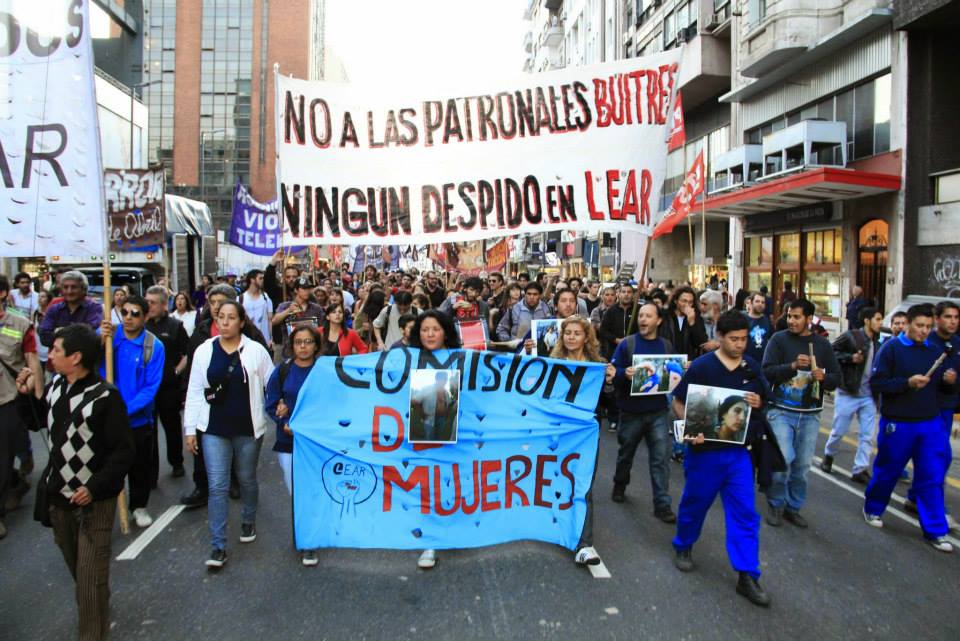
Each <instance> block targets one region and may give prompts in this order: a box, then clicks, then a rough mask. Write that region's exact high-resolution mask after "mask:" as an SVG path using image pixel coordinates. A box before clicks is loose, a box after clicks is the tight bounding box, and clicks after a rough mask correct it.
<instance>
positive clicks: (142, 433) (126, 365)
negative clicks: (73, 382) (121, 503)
mask: <svg viewBox="0 0 960 641" xmlns="http://www.w3.org/2000/svg"><path fill="white" fill-rule="evenodd" d="M148 309H149V305H148V304H147V301H146V300H144V299H143V298H141V297H140V296H136V295H133V296H130V297H129V298H128V299H127V302H125V303H124V304H123V307H122V308H121V311H120V313H121V315H122V317H123V325H122V330H121V331H117V332H116V333H115V332H114V328H113V324H112V323H110V321H109V320H105V321H104V322H103V323H102V324H101V326H100V335H101V337H102V339H103V343H104V344H106V342H107V341H108V340H112V341H113V378H114V385H116V387H117V389H118V390H120V396H121V397H123V402H124V403H126V405H127V415H128V416H129V417H130V427H131V429H132V430H133V440H134V444H135V445H136V457H135V458H134V463H133V466H132V467H131V468H130V477H129V478H130V511H131V513H132V514H133V518H134V521H135V522H136V524H137V526H138V527H142V528H145V527H148V526H149V525H150V524H151V523H153V519H152V518H151V517H150V514H149V513H148V512H147V502H148V501H149V499H150V488H151V487H152V485H153V474H152V471H153V448H154V447H156V443H157V433H156V432H157V426H156V423H154V421H153V404H154V399H155V398H156V396H157V390H159V389H160V383H161V381H162V380H163V364H164V361H165V358H164V357H165V354H164V351H163V342H161V341H160V339H159V338H157V337H156V336H154V335H153V334H151V333H150V332H148V331H147V330H146V329H145V327H144V326H145V325H146V323H147V310H148ZM100 375H101V376H106V372H105V369H104V365H103V363H102V362H101V364H100Z"/></svg>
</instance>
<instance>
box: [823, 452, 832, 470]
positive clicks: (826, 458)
mask: <svg viewBox="0 0 960 641" xmlns="http://www.w3.org/2000/svg"><path fill="white" fill-rule="evenodd" d="M820 471H821V472H823V473H825V474H832V473H833V457H832V456H830V455H828V454H824V455H823V460H822V461H820Z"/></svg>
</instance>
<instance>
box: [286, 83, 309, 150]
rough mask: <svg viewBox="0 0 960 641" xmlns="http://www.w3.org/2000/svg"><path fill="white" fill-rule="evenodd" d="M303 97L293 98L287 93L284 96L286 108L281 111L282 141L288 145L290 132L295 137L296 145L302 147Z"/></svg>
mask: <svg viewBox="0 0 960 641" xmlns="http://www.w3.org/2000/svg"><path fill="white" fill-rule="evenodd" d="M303 102H304V97H303V95H300V96H297V98H294V97H293V94H292V93H290V92H289V91H288V92H287V95H286V101H285V104H286V107H285V108H284V110H283V140H284V142H286V143H288V144H289V143H290V132H291V130H292V131H293V135H294V136H296V143H297V144H298V145H302V144H303V141H304V119H303Z"/></svg>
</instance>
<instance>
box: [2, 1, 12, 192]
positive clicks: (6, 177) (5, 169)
mask: <svg viewBox="0 0 960 641" xmlns="http://www.w3.org/2000/svg"><path fill="white" fill-rule="evenodd" d="M2 21H3V18H2V16H0V24H2ZM0 178H3V186H4V187H6V188H7V189H13V175H12V174H11V173H10V165H9V164H7V153H6V152H5V151H4V150H3V141H2V140H0Z"/></svg>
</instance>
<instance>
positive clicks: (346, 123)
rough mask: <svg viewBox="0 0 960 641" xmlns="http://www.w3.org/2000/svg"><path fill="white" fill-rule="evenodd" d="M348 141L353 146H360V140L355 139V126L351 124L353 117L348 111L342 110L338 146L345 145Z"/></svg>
mask: <svg viewBox="0 0 960 641" xmlns="http://www.w3.org/2000/svg"><path fill="white" fill-rule="evenodd" d="M348 142H352V143H353V146H354V147H359V146H360V141H359V140H357V128H356V127H354V126H353V117H352V116H351V115H350V112H349V111H344V112H343V129H342V131H341V133H340V148H341V149H342V148H343V147H346V146H347V143H348Z"/></svg>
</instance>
